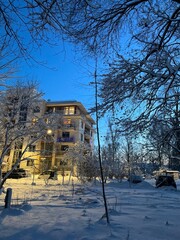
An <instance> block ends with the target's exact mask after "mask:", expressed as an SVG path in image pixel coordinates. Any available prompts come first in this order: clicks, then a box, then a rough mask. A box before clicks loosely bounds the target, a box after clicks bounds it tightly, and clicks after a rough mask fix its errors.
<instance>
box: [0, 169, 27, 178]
mask: <svg viewBox="0 0 180 240" xmlns="http://www.w3.org/2000/svg"><path fill="white" fill-rule="evenodd" d="M5 174H6V173H4V174H3V175H4V176H5ZM24 177H27V173H26V170H24V169H23V168H18V169H14V170H13V171H12V173H11V174H10V175H9V176H8V178H15V179H18V178H24Z"/></svg>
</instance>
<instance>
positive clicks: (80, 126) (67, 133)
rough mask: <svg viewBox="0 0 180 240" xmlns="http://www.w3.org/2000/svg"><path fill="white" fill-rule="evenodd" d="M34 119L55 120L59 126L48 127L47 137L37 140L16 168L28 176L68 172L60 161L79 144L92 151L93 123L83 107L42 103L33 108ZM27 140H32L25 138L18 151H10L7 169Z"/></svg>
mask: <svg viewBox="0 0 180 240" xmlns="http://www.w3.org/2000/svg"><path fill="white" fill-rule="evenodd" d="M36 116H37V119H38V118H40V117H42V116H43V117H44V118H46V116H47V119H46V121H47V122H48V120H49V116H51V118H53V117H54V118H56V119H58V122H59V125H58V126H56V127H53V126H51V128H50V129H48V130H47V136H46V137H43V138H39V139H38V140H37V141H35V142H34V143H33V144H31V145H30V146H29V147H28V149H27V151H26V152H25V154H24V158H25V159H26V160H24V161H22V162H21V163H20V165H19V166H18V167H20V168H23V169H26V170H29V171H30V172H31V173H32V172H33V171H35V172H36V173H38V172H43V171H44V170H50V169H51V170H52V169H57V170H58V171H61V170H62V168H63V169H65V170H66V171H70V169H69V166H68V164H67V163H66V164H65V163H64V161H63V156H64V154H65V152H66V150H67V149H68V148H69V147H71V146H74V145H75V144H77V143H78V142H80V143H84V144H86V145H87V146H88V147H89V148H90V149H91V150H92V151H93V142H94V128H93V126H94V124H95V122H94V120H93V119H92V117H91V116H90V115H89V114H88V112H87V110H86V109H85V107H84V106H83V104H82V103H80V102H77V101H57V102H51V101H41V102H39V105H38V106H37V108H36ZM33 121H36V118H32V122H33ZM30 138H33V136H27V137H24V138H23V141H22V144H20V145H19V147H18V148H17V147H14V148H13V149H11V152H10V155H9V157H8V166H9V169H10V168H11V167H12V165H13V164H14V163H15V161H16V159H17V158H18V155H19V153H20V152H21V151H22V149H23V148H25V146H26V145H27V142H28V141H30Z"/></svg>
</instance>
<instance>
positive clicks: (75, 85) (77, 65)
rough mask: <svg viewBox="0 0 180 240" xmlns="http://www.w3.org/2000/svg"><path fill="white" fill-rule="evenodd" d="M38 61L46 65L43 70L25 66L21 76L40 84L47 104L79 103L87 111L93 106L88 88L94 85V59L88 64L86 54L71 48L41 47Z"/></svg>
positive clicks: (92, 98) (37, 67)
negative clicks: (91, 84) (61, 102)
mask: <svg viewBox="0 0 180 240" xmlns="http://www.w3.org/2000/svg"><path fill="white" fill-rule="evenodd" d="M36 58H39V59H40V61H44V63H45V64H44V66H43V65H41V64H37V63H34V66H27V65H25V66H24V67H23V69H21V67H20V75H22V74H23V75H24V76H25V77H27V78H29V79H33V80H37V81H38V82H39V83H40V87H39V88H40V90H41V91H42V92H44V93H45V95H44V98H45V99H46V100H48V99H50V100H52V101H58V100H59V101H61V100H77V101H80V102H82V103H83V105H84V106H85V107H86V108H87V109H88V108H90V107H92V106H93V105H94V96H93V93H94V90H93V88H92V86H89V82H92V81H94V80H93V78H92V77H91V76H90V75H91V71H93V61H92V60H91V59H89V60H88V63H87V59H85V58H84V57H83V54H82V53H81V52H80V51H79V52H78V51H77V49H75V47H73V46H72V45H70V44H65V46H63V47H62V45H61V46H57V47H55V46H54V47H49V46H46V47H42V48H41V50H40V55H39V56H38V55H37V54H36ZM89 62H91V63H89Z"/></svg>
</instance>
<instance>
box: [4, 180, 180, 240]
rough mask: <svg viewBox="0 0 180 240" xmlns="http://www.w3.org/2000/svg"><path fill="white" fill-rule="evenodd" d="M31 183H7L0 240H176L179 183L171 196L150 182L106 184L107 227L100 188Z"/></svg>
mask: <svg viewBox="0 0 180 240" xmlns="http://www.w3.org/2000/svg"><path fill="white" fill-rule="evenodd" d="M31 183H32V179H31V178H25V179H17V180H16V179H8V180H7V182H6V185H5V188H6V189H7V188H13V201H12V207H11V209H9V210H8V209H4V208H3V205H4V196H5V195H4V194H2V195H0V223H1V224H0V240H1V239H2V240H106V239H112V240H113V239H118V240H145V239H146V240H161V239H162V240H179V239H180V221H179V216H180V182H177V184H178V189H177V191H175V190H172V189H156V188H155V187H154V181H150V182H147V181H144V182H143V183H139V184H136V185H132V186H131V187H129V184H128V182H123V183H108V184H106V194H107V200H108V208H109V214H110V225H109V226H108V225H107V224H106V220H105V218H104V217H103V216H104V207H103V198H102V194H101V186H100V184H97V185H96V186H95V185H93V186H91V185H89V186H87V185H86V186H83V185H81V184H79V183H74V184H72V182H71V183H70V184H64V185H62V184H61V181H53V180H50V182H49V184H48V185H47V186H45V184H44V181H43V180H40V179H36V185H35V186H33V185H32V184H31Z"/></svg>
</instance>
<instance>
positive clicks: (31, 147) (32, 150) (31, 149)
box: [28, 145, 36, 152]
mask: <svg viewBox="0 0 180 240" xmlns="http://www.w3.org/2000/svg"><path fill="white" fill-rule="evenodd" d="M35 150H36V145H29V148H28V151H29V152H35Z"/></svg>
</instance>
